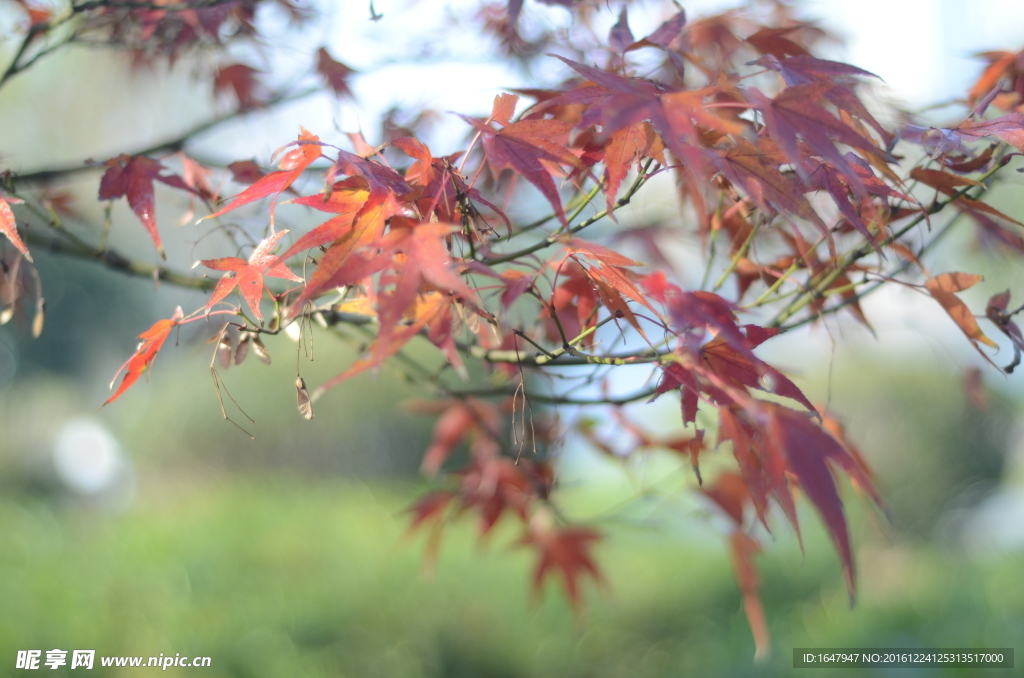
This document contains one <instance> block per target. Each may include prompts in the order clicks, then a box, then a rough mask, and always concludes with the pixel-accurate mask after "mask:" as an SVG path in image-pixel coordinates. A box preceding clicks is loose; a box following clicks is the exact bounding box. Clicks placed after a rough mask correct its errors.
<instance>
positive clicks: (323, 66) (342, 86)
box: [316, 47, 355, 99]
mask: <svg viewBox="0 0 1024 678" xmlns="http://www.w3.org/2000/svg"><path fill="white" fill-rule="evenodd" d="M316 70H317V72H318V73H319V74H320V75H322V76H323V77H324V79H325V80H326V81H327V86H328V87H330V88H331V89H332V90H333V91H334V95H335V96H336V97H338V98H341V97H348V98H350V99H353V98H355V97H354V95H353V94H352V90H351V89H349V87H348V78H349V76H351V75H352V74H353V73H355V71H354V70H352V69H351V68H349V67H348V66H346V65H345V64H343V63H341V62H340V61H335V60H334V59H332V58H331V55H330V53H328V51H327V49H326V48H325V47H321V48H320V51H318V52H317V53H316Z"/></svg>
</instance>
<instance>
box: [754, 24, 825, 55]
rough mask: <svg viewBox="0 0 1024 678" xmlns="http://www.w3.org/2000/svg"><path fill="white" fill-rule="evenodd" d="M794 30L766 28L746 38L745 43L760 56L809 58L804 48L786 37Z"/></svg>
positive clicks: (788, 28)
mask: <svg viewBox="0 0 1024 678" xmlns="http://www.w3.org/2000/svg"><path fill="white" fill-rule="evenodd" d="M796 30H797V28H796V27H792V28H790V27H787V28H769V27H767V26H766V27H763V28H761V29H760V30H758V31H757V32H756V33H754V34H753V35H751V36H750V37H748V38H747V42H749V43H750V44H751V45H753V46H754V48H755V49H756V50H757V51H758V52H760V53H761V54H771V55H772V56H774V57H776V58H778V59H783V58H785V57H787V56H810V53H809V52H808V51H807V49H806V48H805V47H803V46H802V45H799V44H797V43H796V42H794V41H793V40H790V39H789V38H788V37H786V36H787V35H791V34H792V33H794V32H795V31H796Z"/></svg>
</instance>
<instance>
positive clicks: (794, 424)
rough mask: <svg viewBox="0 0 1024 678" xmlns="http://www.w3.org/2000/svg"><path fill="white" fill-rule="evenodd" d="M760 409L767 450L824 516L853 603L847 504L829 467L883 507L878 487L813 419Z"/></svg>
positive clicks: (786, 411)
mask: <svg viewBox="0 0 1024 678" xmlns="http://www.w3.org/2000/svg"><path fill="white" fill-rule="evenodd" d="M760 407H762V408H764V409H766V410H767V427H766V446H767V447H768V448H769V449H771V450H773V451H775V452H776V453H777V454H778V455H779V456H781V457H782V458H784V459H785V460H786V469H787V471H788V472H789V473H791V474H792V475H793V476H794V477H795V478H796V480H797V482H798V483H799V485H800V489H801V490H802V491H803V492H804V494H806V495H807V498H808V499H810V500H811V502H812V503H813V504H814V506H815V507H816V508H817V509H818V512H819V513H820V514H821V517H822V520H824V522H825V526H826V527H827V528H828V532H829V535H830V536H831V537H832V541H833V543H834V544H835V547H836V550H837V551H838V552H839V559H840V561H841V562H842V564H843V572H844V573H845V575H846V586H847V591H848V593H849V595H850V599H851V600H852V599H853V596H854V590H855V575H854V564H853V553H852V551H851V550H850V536H849V531H848V529H847V524H846V516H845V515H844V513H843V502H842V500H841V499H840V498H839V493H838V491H837V489H836V485H835V481H834V479H833V477H832V471H831V469H830V468H829V465H828V464H829V463H832V464H835V465H836V466H838V467H839V468H840V469H842V470H843V471H844V472H845V473H846V474H847V475H849V476H850V477H851V478H854V479H856V481H857V483H858V484H859V485H860V487H862V488H864V489H865V490H866V491H867V492H868V494H869V495H870V496H871V497H872V499H874V500H875V501H876V502H879V503H880V498H879V497H878V493H877V491H876V490H875V489H874V484H873V483H872V482H871V479H870V478H869V477H868V476H867V474H866V473H864V471H863V469H862V468H861V466H860V465H859V464H857V462H856V460H854V459H853V457H851V456H850V453H849V452H848V451H847V449H846V448H845V447H843V445H842V444H840V443H839V442H838V441H837V440H836V439H835V438H833V437H832V436H831V435H830V434H829V433H828V432H826V431H825V430H824V429H822V428H821V427H820V426H818V425H817V424H815V423H814V422H813V421H811V419H810V418H809V417H807V416H805V415H803V414H801V413H799V412H795V411H794V410H791V409H789V408H786V407H782V406H781V405H776V404H774V403H763V404H762V405H760Z"/></svg>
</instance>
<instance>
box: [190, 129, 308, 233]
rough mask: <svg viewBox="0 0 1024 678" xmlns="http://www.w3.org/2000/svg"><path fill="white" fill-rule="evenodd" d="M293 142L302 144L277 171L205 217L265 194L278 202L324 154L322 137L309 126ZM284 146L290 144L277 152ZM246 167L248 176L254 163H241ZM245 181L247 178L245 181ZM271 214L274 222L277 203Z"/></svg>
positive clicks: (245, 203) (217, 215)
mask: <svg viewBox="0 0 1024 678" xmlns="http://www.w3.org/2000/svg"><path fill="white" fill-rule="evenodd" d="M293 144H294V145H297V146H298V148H296V149H293V150H291V151H289V152H288V153H286V154H285V155H284V157H283V158H282V159H281V162H280V164H279V167H280V168H281V169H279V170H277V171H276V172H271V173H270V174H267V175H266V176H263V177H261V178H259V179H257V180H256V181H255V183H253V184H252V185H251V186H250V187H249V188H247V189H246V190H244V191H243V192H242V193H240V194H238V195H237V196H235V198H234V199H233V200H232V201H231V202H230V203H228V204H227V206H225V207H222V208H221V209H219V210H217V211H216V212H214V213H213V214H211V215H210V216H208V217H204V218H206V219H213V218H215V217H219V216H221V215H222V214H224V213H226V212H230V211H231V210H234V209H238V208H239V207H242V206H243V205H248V204H249V203H251V202H255V201H257V200H259V199H261V198H265V197H267V196H268V195H273V196H274V202H276V201H277V197H278V196H279V195H280V194H281V191H283V190H285V189H286V188H288V187H289V186H291V185H292V184H293V183H294V182H295V180H296V179H298V178H299V177H301V176H302V173H303V172H304V171H305V170H306V168H307V167H309V166H310V165H311V164H312V163H313V161H314V160H316V159H317V158H319V157H320V155H321V152H320V137H318V136H316V135H315V134H312V133H310V132H309V131H308V130H306V129H305V128H303V129H302V131H301V132H300V134H299V139H298V141H294V142H292V143H291V144H288V146H291V145H293ZM284 148H287V146H284V147H282V148H279V149H277V151H276V152H277V153H279V152H281V151H282V150H283V149H284ZM233 165H237V163H233ZM242 169H244V170H245V171H246V172H247V174H246V178H249V177H250V176H252V174H250V172H251V171H252V170H253V167H251V166H248V165H245V166H244V168H243V167H242V166H239V171H241V170H242ZM255 169H256V170H257V171H258V170H259V168H258V167H257V168H255ZM232 171H234V170H232ZM242 183H245V182H244V181H243V182H242ZM270 214H271V223H273V214H274V207H273V204H272V205H271V208H270Z"/></svg>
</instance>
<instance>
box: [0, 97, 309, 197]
mask: <svg viewBox="0 0 1024 678" xmlns="http://www.w3.org/2000/svg"><path fill="white" fill-rule="evenodd" d="M0 84H2V83H0ZM319 91H320V88H318V87H311V88H309V89H305V90H302V91H300V92H294V93H286V92H282V93H280V94H277V95H275V96H273V97H271V98H270V99H268V100H267V101H265V102H263V103H262V105H261V108H247V109H240V108H239V109H235V110H234V111H231V112H229V113H225V114H223V115H220V116H217V117H215V118H211V119H210V120H207V121H206V122H204V123H201V124H199V125H196V126H195V127H193V128H192V129H190V130H188V131H187V132H185V133H183V134H180V135H179V136H177V137H174V138H172V139H166V140H164V141H160V142H158V143H156V144H153V145H152V146H148V147H146V148H142V149H139V150H135V151H132V152H129V153H127V154H126V155H131V156H136V155H151V154H153V153H158V152H160V151H172V152H174V151H180V150H184V147H185V145H186V144H187V143H188V142H189V141H190V140H191V139H192V137H194V136H197V135H199V134H202V133H203V132H206V131H209V130H210V129H213V128H214V127H216V126H218V125H220V124H222V123H225V122H228V121H230V120H233V119H234V118H239V117H242V116H245V115H248V114H250V113H257V112H260V111H261V110H263V109H265V108H267V107H269V106H275V105H277V104H282V103H288V102H292V101H296V100H299V99H304V98H306V97H308V96H310V95H313V94H316V93H317V92H319ZM95 169H96V167H94V166H93V165H88V164H82V165H74V166H72V167H63V168H59V169H50V170H36V171H34V172H28V173H25V174H18V175H13V176H12V177H11V178H12V180H13V181H16V182H22V183H32V182H40V181H50V180H52V179H57V178H60V177H64V176H67V175H73V174H79V173H81V172H88V171H90V170H95Z"/></svg>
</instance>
